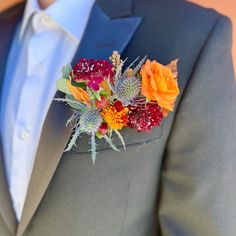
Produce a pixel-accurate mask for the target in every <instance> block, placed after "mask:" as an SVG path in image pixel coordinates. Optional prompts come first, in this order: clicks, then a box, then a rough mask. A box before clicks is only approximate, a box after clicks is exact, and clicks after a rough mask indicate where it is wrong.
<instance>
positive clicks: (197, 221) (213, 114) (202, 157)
mask: <svg viewBox="0 0 236 236" xmlns="http://www.w3.org/2000/svg"><path fill="white" fill-rule="evenodd" d="M231 31H232V27H231V22H230V20H229V19H228V18H226V17H224V16H220V17H219V19H218V20H217V22H216V24H215V26H214V27H213V29H212V31H211V33H210V35H209V37H208V39H207V42H206V43H205V46H204V48H203V49H202V52H201V54H200V57H199V59H198V62H197V64H196V66H195V68H194V71H193V74H192V76H191V79H190V80H189V82H188V84H187V87H186V89H185V92H184V94H183V96H182V98H181V101H180V103H179V106H178V110H177V112H176V115H175V119H174V123H173V126H172V130H171V133H170V136H169V138H168V142H167V145H166V151H165V156H164V161H163V166H162V174H161V195H160V205H159V210H158V214H159V225H160V235H162V236H235V235H236V86H235V78H234V71H233V66H232V57H231V45H232V40H231V37H232V35H231Z"/></svg>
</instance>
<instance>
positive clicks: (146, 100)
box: [55, 51, 179, 163]
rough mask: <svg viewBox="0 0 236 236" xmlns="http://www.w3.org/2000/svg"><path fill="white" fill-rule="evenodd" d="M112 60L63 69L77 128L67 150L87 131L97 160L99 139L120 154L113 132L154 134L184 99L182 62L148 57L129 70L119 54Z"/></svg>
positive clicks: (85, 61)
mask: <svg viewBox="0 0 236 236" xmlns="http://www.w3.org/2000/svg"><path fill="white" fill-rule="evenodd" d="M109 60H110V61H108V60H94V59H84V58H83V59H80V60H79V62H78V63H77V64H75V65H73V66H71V65H66V66H64V67H63V68H62V79H60V80H58V81H57V89H58V90H60V91H61V92H63V93H64V94H65V98H56V99H55V100H57V101H59V102H66V103H67V104H68V105H69V106H70V107H71V108H72V109H73V111H74V113H73V115H72V117H71V118H70V119H69V120H68V122H67V124H69V123H70V124H73V125H72V128H73V130H74V132H73V134H72V136H71V139H70V141H69V143H68V145H67V148H66V149H65V151H70V150H71V148H72V147H73V146H76V141H77V139H78V137H79V136H80V135H81V134H82V133H86V134H88V135H90V136H91V157H92V160H93V163H95V160H96V155H97V152H96V138H99V139H101V138H104V139H105V140H106V142H107V143H108V144H109V145H110V147H111V148H112V149H114V150H115V151H119V150H118V148H117V147H116V146H115V144H114V143H113V141H112V140H113V134H114V133H116V135H117V136H118V137H119V139H120V140H121V142H122V144H123V146H124V148H125V141H124V139H123V137H122V135H121V133H120V130H122V129H123V128H126V127H129V128H132V129H135V130H136V131H137V132H150V131H151V129H152V128H153V127H156V126H160V124H161V122H162V120H163V118H165V117H166V116H167V115H168V113H169V112H171V111H173V110H174V104H175V101H176V98H177V96H178V95H179V88H178V79H177V61H178V60H174V61H172V62H171V63H170V64H169V65H166V66H164V65H162V64H160V63H158V62H157V61H155V60H154V61H150V60H149V59H146V57H145V58H143V59H142V60H140V61H139V62H138V63H137V65H136V66H134V64H135V63H136V62H137V61H138V59H136V60H135V61H134V62H133V63H132V64H131V65H129V66H128V67H127V68H126V69H124V64H125V61H123V60H122V59H121V57H120V55H119V53H118V52H117V51H114V52H113V54H112V56H111V57H110V58H109Z"/></svg>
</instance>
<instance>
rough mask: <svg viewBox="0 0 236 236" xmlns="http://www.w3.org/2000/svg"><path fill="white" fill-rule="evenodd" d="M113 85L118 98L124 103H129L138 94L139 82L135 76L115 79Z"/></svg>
mask: <svg viewBox="0 0 236 236" xmlns="http://www.w3.org/2000/svg"><path fill="white" fill-rule="evenodd" d="M115 87H116V94H117V97H118V99H119V100H120V101H121V102H122V103H123V104H124V105H129V104H130V103H131V101H132V100H134V99H135V98H136V97H137V96H138V95H139V94H140V90H141V82H140V80H139V79H138V78H137V77H135V76H133V77H130V78H127V77H123V78H121V79H119V80H118V81H117V84H116V86H115Z"/></svg>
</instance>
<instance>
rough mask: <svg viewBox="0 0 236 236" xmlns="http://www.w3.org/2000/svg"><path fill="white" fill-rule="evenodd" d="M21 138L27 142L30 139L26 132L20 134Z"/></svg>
mask: <svg viewBox="0 0 236 236" xmlns="http://www.w3.org/2000/svg"><path fill="white" fill-rule="evenodd" d="M20 138H21V139H22V140H24V141H27V140H28V139H29V132H28V131H26V130H24V131H22V132H21V134H20Z"/></svg>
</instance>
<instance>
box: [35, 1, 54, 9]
mask: <svg viewBox="0 0 236 236" xmlns="http://www.w3.org/2000/svg"><path fill="white" fill-rule="evenodd" d="M38 2H39V6H40V8H41V9H46V8H48V7H49V6H50V5H51V4H53V3H54V2H55V0H38Z"/></svg>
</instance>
